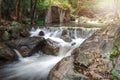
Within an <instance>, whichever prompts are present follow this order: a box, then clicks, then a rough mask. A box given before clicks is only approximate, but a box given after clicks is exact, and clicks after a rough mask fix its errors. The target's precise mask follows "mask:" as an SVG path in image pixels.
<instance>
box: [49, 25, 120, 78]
mask: <svg viewBox="0 0 120 80" xmlns="http://www.w3.org/2000/svg"><path fill="white" fill-rule="evenodd" d="M113 26H114V28H113ZM110 33H112V34H110ZM119 34H120V26H119V25H110V26H108V27H106V28H103V29H100V30H98V31H97V32H95V33H94V34H93V35H92V36H91V37H89V38H88V39H87V40H85V41H84V42H83V43H82V44H81V45H80V46H79V47H78V48H76V49H74V51H73V52H72V53H71V54H72V55H71V57H72V56H73V60H72V62H71V59H68V58H67V59H63V60H61V61H60V62H59V63H58V64H57V65H56V66H55V67H54V68H53V69H52V70H51V72H50V76H49V78H50V80H63V79H64V78H65V75H67V74H69V73H71V74H72V75H74V73H78V74H82V75H84V76H87V77H88V78H90V79H91V80H113V76H112V74H111V70H112V69H113V68H114V67H110V66H111V60H110V58H109V55H110V53H111V51H113V49H114V43H115V41H116V40H117V39H118V38H119V37H120V35H119ZM110 36H112V37H110ZM113 36H114V37H113ZM118 62H119V61H118ZM68 63H69V66H68ZM108 63H109V64H108ZM71 66H72V67H71ZM68 69H69V71H68ZM116 70H117V71H119V63H118V64H117V65H116ZM64 73H65V74H64ZM71 78H72V77H71Z"/></svg>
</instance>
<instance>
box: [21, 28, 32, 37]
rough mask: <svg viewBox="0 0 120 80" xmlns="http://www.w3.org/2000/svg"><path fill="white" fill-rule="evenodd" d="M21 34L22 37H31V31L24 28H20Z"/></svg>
mask: <svg viewBox="0 0 120 80" xmlns="http://www.w3.org/2000/svg"><path fill="white" fill-rule="evenodd" d="M20 36H21V37H29V36H30V33H29V31H28V30H25V29H24V30H22V29H20Z"/></svg>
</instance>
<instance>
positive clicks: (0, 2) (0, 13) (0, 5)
mask: <svg viewBox="0 0 120 80" xmlns="http://www.w3.org/2000/svg"><path fill="white" fill-rule="evenodd" d="M1 9H2V0H0V22H1V17H2V12H1V11H2V10H1Z"/></svg>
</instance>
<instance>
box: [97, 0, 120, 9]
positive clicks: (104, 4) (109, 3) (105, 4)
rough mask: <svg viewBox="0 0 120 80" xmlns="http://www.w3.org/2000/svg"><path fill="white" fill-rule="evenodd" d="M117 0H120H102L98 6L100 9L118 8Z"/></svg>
mask: <svg viewBox="0 0 120 80" xmlns="http://www.w3.org/2000/svg"><path fill="white" fill-rule="evenodd" d="M116 1H117V2H118V1H119V0H101V1H100V2H99V3H98V7H99V8H100V9H107V10H108V9H109V10H114V9H116V3H117V2H116Z"/></svg>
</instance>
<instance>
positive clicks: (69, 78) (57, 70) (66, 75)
mask: <svg viewBox="0 0 120 80" xmlns="http://www.w3.org/2000/svg"><path fill="white" fill-rule="evenodd" d="M73 67H74V65H73V57H66V58H63V59H62V60H61V61H60V62H59V63H58V64H57V65H56V66H55V67H54V68H53V69H52V70H51V71H50V73H49V80H77V79H80V80H90V79H89V78H88V77H86V76H84V75H82V74H78V73H75V72H74V70H73Z"/></svg>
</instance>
